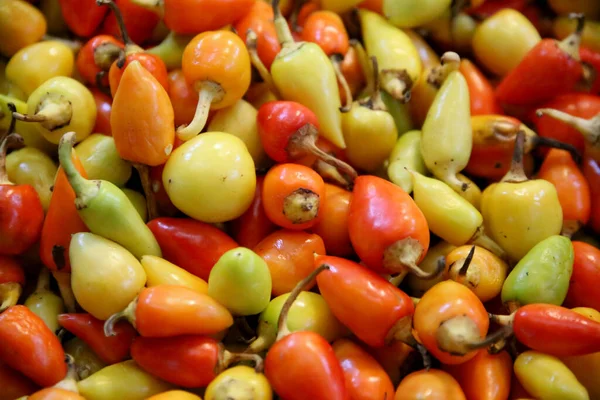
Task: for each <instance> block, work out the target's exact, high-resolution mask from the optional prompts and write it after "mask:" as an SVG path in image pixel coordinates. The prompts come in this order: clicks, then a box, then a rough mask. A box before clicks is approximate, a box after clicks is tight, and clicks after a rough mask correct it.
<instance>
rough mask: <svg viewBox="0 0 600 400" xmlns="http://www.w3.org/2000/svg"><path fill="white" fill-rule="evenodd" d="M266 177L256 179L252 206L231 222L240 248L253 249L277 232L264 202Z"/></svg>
mask: <svg viewBox="0 0 600 400" xmlns="http://www.w3.org/2000/svg"><path fill="white" fill-rule="evenodd" d="M264 181H265V177H264V176H257V177H256V191H255V192H254V199H253V200H252V204H250V207H248V209H247V210H246V212H245V213H243V214H242V215H241V216H240V217H239V218H237V219H236V220H234V221H232V222H231V225H230V226H231V232H232V236H233V238H234V239H235V241H236V242H238V243H239V245H240V246H244V247H247V248H249V249H253V248H254V247H255V246H256V245H257V244H258V243H259V242H260V241H261V240H263V239H264V238H266V237H267V236H268V235H269V234H270V233H272V232H275V231H276V230H277V225H275V224H274V223H273V222H271V220H270V219H269V218H268V217H267V213H266V212H265V208H264V206H263V201H262V188H263V183H264Z"/></svg>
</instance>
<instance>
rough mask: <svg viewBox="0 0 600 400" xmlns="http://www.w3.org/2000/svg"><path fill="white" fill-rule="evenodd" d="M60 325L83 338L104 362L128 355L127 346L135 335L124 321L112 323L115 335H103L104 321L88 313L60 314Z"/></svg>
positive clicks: (110, 361) (113, 362) (113, 361)
mask: <svg viewBox="0 0 600 400" xmlns="http://www.w3.org/2000/svg"><path fill="white" fill-rule="evenodd" d="M58 323H59V324H60V326H62V327H63V328H65V329H66V330H68V331H69V332H71V333H72V334H74V335H75V336H77V337H78V338H79V339H81V340H83V341H84V342H85V343H86V344H87V345H88V346H90V348H91V349H92V350H94V353H96V354H97V355H98V357H100V359H101V360H102V361H104V362H105V363H106V364H115V363H118V362H120V361H123V360H125V359H126V358H127V357H128V356H129V348H130V347H131V343H132V342H133V339H134V338H135V337H136V336H137V332H136V331H135V329H134V328H133V327H132V326H131V325H129V324H128V323H126V322H125V321H121V322H117V323H116V324H115V325H114V332H115V334H116V335H115V336H105V335H104V321H100V320H99V319H96V318H94V317H92V316H91V315H90V314H60V315H59V316H58Z"/></svg>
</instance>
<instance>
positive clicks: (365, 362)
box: [332, 339, 394, 400]
mask: <svg viewBox="0 0 600 400" xmlns="http://www.w3.org/2000/svg"><path fill="white" fill-rule="evenodd" d="M332 347H333V351H334V352H335V356H336V357H337V359H338V360H339V361H340V364H341V366H342V369H343V370H344V377H345V378H346V389H347V390H348V392H349V394H350V397H351V398H352V399H355V400H381V399H386V398H387V399H390V400H391V399H392V396H393V395H394V386H393V385H392V381H391V380H390V377H389V376H388V375H387V373H386V372H385V370H384V369H383V367H382V366H381V365H380V364H379V363H378V362H377V360H375V359H374V358H373V356H371V355H370V354H369V353H368V352H367V351H365V350H364V349H362V348H361V347H360V346H359V345H358V344H356V343H354V342H353V341H351V340H349V339H338V340H336V341H335V342H334V343H333V344H332Z"/></svg>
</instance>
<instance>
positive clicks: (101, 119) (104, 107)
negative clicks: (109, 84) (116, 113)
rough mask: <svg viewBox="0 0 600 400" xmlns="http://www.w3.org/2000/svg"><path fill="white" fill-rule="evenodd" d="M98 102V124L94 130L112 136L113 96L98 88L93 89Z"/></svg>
mask: <svg viewBox="0 0 600 400" xmlns="http://www.w3.org/2000/svg"><path fill="white" fill-rule="evenodd" d="M90 91H91V92H92V95H93V96H94V101H95V102H96V125H94V130H93V132H95V133H101V134H103V135H107V136H111V135H112V128H111V127H110V113H111V111H112V98H110V96H108V95H106V94H104V93H102V92H101V91H100V90H98V89H91V90H90Z"/></svg>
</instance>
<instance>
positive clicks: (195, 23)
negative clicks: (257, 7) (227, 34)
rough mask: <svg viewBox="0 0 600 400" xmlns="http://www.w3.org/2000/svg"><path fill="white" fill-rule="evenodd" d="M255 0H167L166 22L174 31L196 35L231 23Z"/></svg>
mask: <svg viewBox="0 0 600 400" xmlns="http://www.w3.org/2000/svg"><path fill="white" fill-rule="evenodd" d="M254 2H255V0H165V2H164V22H165V25H166V26H167V27H168V28H169V29H171V30H172V31H173V32H176V33H180V34H185V35H195V34H197V33H200V32H206V31H210V30H214V29H219V28H222V27H224V26H226V25H229V24H231V23H233V22H235V21H237V20H239V19H240V18H242V17H243V16H244V15H246V14H247V13H248V12H249V11H250V10H251V7H252V5H253V4H254Z"/></svg>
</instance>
